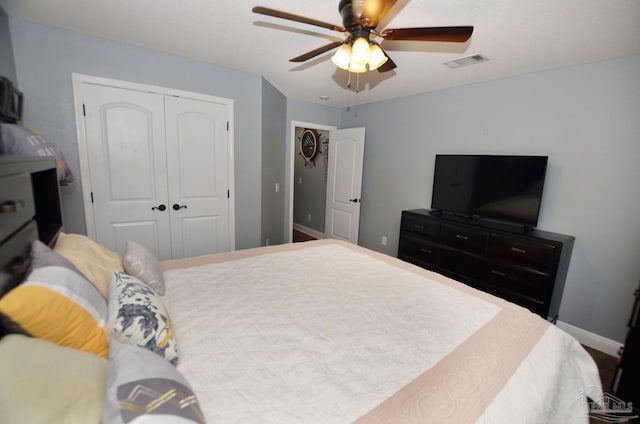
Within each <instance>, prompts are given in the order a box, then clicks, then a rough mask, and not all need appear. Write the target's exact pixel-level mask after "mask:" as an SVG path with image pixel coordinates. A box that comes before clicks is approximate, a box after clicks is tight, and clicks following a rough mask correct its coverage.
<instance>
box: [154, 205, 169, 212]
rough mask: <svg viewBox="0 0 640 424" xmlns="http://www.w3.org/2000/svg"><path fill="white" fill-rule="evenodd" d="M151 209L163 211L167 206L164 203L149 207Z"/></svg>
mask: <svg viewBox="0 0 640 424" xmlns="http://www.w3.org/2000/svg"><path fill="white" fill-rule="evenodd" d="M151 210H152V211H155V210H158V211H160V212H164V211H166V210H167V207H166V206H165V205H158V206H154V207H152V208H151Z"/></svg>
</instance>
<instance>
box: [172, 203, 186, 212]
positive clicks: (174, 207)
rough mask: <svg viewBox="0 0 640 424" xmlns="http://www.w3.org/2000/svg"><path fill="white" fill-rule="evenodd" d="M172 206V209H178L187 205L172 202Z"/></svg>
mask: <svg viewBox="0 0 640 424" xmlns="http://www.w3.org/2000/svg"><path fill="white" fill-rule="evenodd" d="M171 207H172V208H173V210H174V211H177V210H180V209H187V205H179V204H177V203H174V204H173V206H171Z"/></svg>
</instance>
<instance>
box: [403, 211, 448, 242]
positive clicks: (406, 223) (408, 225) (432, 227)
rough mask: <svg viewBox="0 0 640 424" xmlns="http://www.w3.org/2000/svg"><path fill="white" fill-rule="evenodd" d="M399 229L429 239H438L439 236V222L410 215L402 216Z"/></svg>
mask: <svg viewBox="0 0 640 424" xmlns="http://www.w3.org/2000/svg"><path fill="white" fill-rule="evenodd" d="M401 229H402V230H405V231H411V232H413V233H419V234H424V235H426V236H430V237H438V236H439V235H440V223H439V222H437V221H432V220H430V219H429V218H423V217H419V216H415V215H410V214H406V215H404V216H403V218H402V226H401Z"/></svg>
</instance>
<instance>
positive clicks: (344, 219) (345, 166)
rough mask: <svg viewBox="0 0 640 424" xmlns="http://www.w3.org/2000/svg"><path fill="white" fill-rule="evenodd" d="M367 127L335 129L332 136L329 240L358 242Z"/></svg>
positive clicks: (327, 235) (329, 169)
mask: <svg viewBox="0 0 640 424" xmlns="http://www.w3.org/2000/svg"><path fill="white" fill-rule="evenodd" d="M363 160H364V128H349V129H344V130H333V131H331V132H330V135H329V167H328V172H327V211H326V217H325V234H326V237H327V238H336V239H341V240H346V241H349V242H351V243H354V244H357V243H358V229H359V225H360V202H361V197H360V195H361V190H362V163H363Z"/></svg>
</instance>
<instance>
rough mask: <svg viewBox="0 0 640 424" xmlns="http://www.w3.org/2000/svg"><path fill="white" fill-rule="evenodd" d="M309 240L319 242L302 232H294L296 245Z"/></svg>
mask: <svg viewBox="0 0 640 424" xmlns="http://www.w3.org/2000/svg"><path fill="white" fill-rule="evenodd" d="M309 240H317V239H316V238H315V237H313V236H310V235H309V234H306V233H303V232H302V231H298V230H293V242H294V243H299V242H301V241H309Z"/></svg>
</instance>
